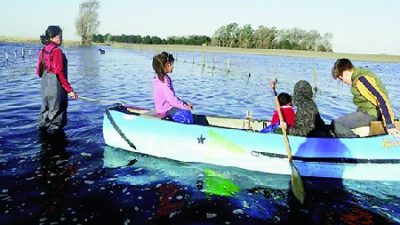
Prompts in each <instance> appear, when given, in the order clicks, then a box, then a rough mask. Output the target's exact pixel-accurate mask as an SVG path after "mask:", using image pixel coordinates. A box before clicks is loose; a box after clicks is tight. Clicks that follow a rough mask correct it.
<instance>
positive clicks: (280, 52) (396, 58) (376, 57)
mask: <svg viewBox="0 0 400 225" xmlns="http://www.w3.org/2000/svg"><path fill="white" fill-rule="evenodd" d="M110 46H112V47H116V48H132V49H139V50H149V49H153V50H155V51H189V52H214V53H237V54H251V55H276V56H291V57H305V58H316V59H321V58H322V59H338V58H349V59H351V60H359V61H373V62H393V63H400V55H384V54H352V53H336V52H315V51H299V50H285V49H245V48H225V47H216V46H193V45H145V44H127V43H112V44H110Z"/></svg>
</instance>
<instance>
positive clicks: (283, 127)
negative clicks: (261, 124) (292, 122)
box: [279, 122, 287, 130]
mask: <svg viewBox="0 0 400 225" xmlns="http://www.w3.org/2000/svg"><path fill="white" fill-rule="evenodd" d="M279 127H280V128H282V130H286V129H287V123H286V122H282V123H281V124H279Z"/></svg>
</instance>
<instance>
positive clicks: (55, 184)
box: [37, 132, 77, 218]
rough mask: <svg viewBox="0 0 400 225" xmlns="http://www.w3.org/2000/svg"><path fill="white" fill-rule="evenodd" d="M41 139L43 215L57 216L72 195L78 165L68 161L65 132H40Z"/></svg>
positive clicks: (38, 178)
mask: <svg viewBox="0 0 400 225" xmlns="http://www.w3.org/2000/svg"><path fill="white" fill-rule="evenodd" d="M39 140H40V144H41V150H40V156H39V161H40V167H39V172H38V173H37V181H38V183H39V184H40V185H41V186H42V190H43V192H42V193H43V195H41V203H42V205H41V215H42V216H46V217H55V218H57V217H58V216H59V212H60V209H62V208H63V203H64V202H65V201H66V200H67V199H68V196H69V195H70V192H71V187H72V183H71V176H73V175H74V174H76V171H77V167H76V165H75V164H69V163H68V159H69V158H70V157H71V154H70V153H68V152H66V151H65V148H66V146H67V144H68V141H67V139H66V137H65V133H64V132H59V133H56V134H53V135H49V134H47V132H40V134H39Z"/></svg>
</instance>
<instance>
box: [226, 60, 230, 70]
mask: <svg viewBox="0 0 400 225" xmlns="http://www.w3.org/2000/svg"><path fill="white" fill-rule="evenodd" d="M226 66H227V67H228V73H229V72H231V64H230V62H229V59H226Z"/></svg>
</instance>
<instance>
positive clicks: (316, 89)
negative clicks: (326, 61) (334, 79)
mask: <svg viewBox="0 0 400 225" xmlns="http://www.w3.org/2000/svg"><path fill="white" fill-rule="evenodd" d="M313 81H314V82H313V83H314V88H313V91H314V96H313V97H314V99H315V96H316V95H317V92H318V86H317V83H318V82H317V72H315V67H313Z"/></svg>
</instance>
